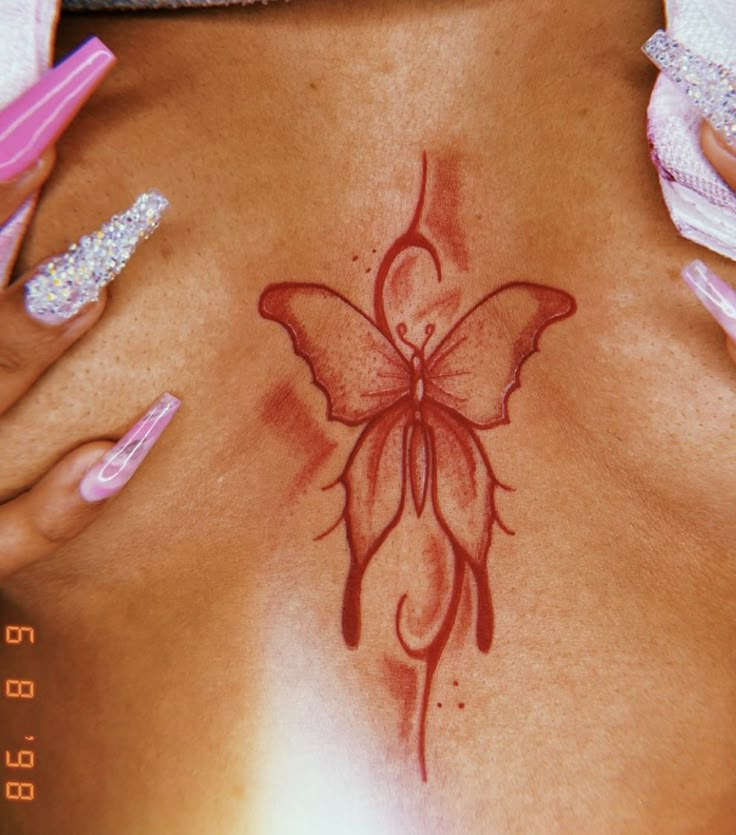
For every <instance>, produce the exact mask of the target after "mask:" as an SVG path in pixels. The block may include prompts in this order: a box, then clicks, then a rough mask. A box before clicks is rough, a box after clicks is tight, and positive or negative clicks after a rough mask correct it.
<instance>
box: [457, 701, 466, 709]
mask: <svg viewBox="0 0 736 835" xmlns="http://www.w3.org/2000/svg"><path fill="white" fill-rule="evenodd" d="M457 706H458V707H459V708H460V710H463V708H464V707H465V702H458V703H457Z"/></svg>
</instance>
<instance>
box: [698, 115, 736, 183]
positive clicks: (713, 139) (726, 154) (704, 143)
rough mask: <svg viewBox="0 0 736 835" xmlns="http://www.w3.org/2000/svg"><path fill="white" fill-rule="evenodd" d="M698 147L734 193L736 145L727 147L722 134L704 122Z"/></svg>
mask: <svg viewBox="0 0 736 835" xmlns="http://www.w3.org/2000/svg"><path fill="white" fill-rule="evenodd" d="M700 147H701V148H702V149H703V153H704V154H705V156H706V158H707V159H708V162H709V163H710V164H711V165H712V166H713V168H715V170H716V171H717V172H718V174H719V175H720V176H721V177H722V179H723V180H724V181H725V182H726V183H727V184H728V185H729V187H730V188H731V189H732V190H733V191H735V192H736V145H729V144H728V142H727V141H726V138H725V136H724V135H723V134H722V133H718V132H717V131H715V130H713V128H712V127H711V126H710V125H709V124H708V123H707V122H705V121H704V122H703V125H702V127H701V129H700Z"/></svg>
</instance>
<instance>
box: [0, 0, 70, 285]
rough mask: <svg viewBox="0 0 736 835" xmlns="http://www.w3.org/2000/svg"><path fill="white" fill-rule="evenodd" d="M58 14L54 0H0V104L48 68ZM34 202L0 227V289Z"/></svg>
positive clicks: (26, 205) (20, 91)
mask: <svg viewBox="0 0 736 835" xmlns="http://www.w3.org/2000/svg"><path fill="white" fill-rule="evenodd" d="M57 16H58V2H57V0H0V106H5V105H6V104H8V102H11V101H12V100H13V99H14V98H16V96H19V95H20V94H21V93H22V92H23V91H24V90H26V89H27V88H28V87H30V86H31V84H33V83H34V82H35V81H36V80H37V79H38V78H39V77H40V76H41V75H42V74H43V73H44V72H45V71H46V70H47V69H48V67H49V63H50V61H51V54H52V51H51V45H52V39H53V35H54V31H55V29H56V20H57ZM35 203H36V201H35V198H33V199H31V200H29V201H28V202H27V203H26V204H25V205H24V206H23V207H22V208H21V209H20V210H19V211H18V212H16V214H15V216H14V217H12V218H11V219H10V220H9V221H8V222H7V223H6V224H5V226H3V227H2V229H0V288H2V287H4V286H5V285H6V283H7V281H8V279H9V276H10V269H11V267H12V264H13V261H14V260H15V256H16V254H17V251H18V247H19V246H20V242H21V239H22V237H23V234H24V233H25V230H26V227H27V226H28V221H29V220H30V218H31V214H32V212H33V208H34V206H35Z"/></svg>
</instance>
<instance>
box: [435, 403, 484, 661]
mask: <svg viewBox="0 0 736 835" xmlns="http://www.w3.org/2000/svg"><path fill="white" fill-rule="evenodd" d="M425 415H426V420H427V424H428V427H429V433H430V437H431V439H432V448H433V455H432V504H433V505H434V512H435V516H436V518H437V521H438V522H439V523H440V526H441V527H442V529H443V530H444V531H445V533H446V534H447V536H448V538H449V540H450V542H451V543H452V546H453V548H454V549H455V552H456V553H457V554H458V555H460V556H462V557H463V558H464V560H465V562H466V564H467V565H468V566H469V568H470V570H471V572H472V574H473V578H474V580H475V587H476V606H477V611H476V642H477V644H478V648H479V649H480V650H481V651H482V652H488V650H489V649H490V646H491V638H492V635H493V606H492V604H491V589H490V585H489V579H488V567H487V563H488V551H489V549H490V547H491V533H492V529H493V524H494V522H495V521H497V520H498V517H497V514H496V509H495V503H494V493H495V490H496V487H497V486H498V482H497V481H496V479H495V477H494V475H493V471H492V470H491V465H490V463H489V461H488V457H487V456H486V453H485V451H484V449H483V447H482V445H481V443H480V441H479V440H478V437H477V435H476V434H475V432H474V431H473V429H472V427H471V426H469V425H468V422H467V421H466V420H464V419H463V418H462V417H461V416H459V415H456V414H455V413H454V412H452V411H450V410H449V409H443V408H442V407H440V406H437V405H436V404H433V403H431V402H430V403H427V404H426V407H425Z"/></svg>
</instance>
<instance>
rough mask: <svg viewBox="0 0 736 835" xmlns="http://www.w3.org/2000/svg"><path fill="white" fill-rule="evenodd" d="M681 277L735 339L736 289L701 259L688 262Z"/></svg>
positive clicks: (735, 339)
mask: <svg viewBox="0 0 736 835" xmlns="http://www.w3.org/2000/svg"><path fill="white" fill-rule="evenodd" d="M682 277H683V278H684V279H685V282H686V284H687V285H688V287H690V289H691V290H692V291H693V293H695V295H696V296H697V297H698V299H699V300H700V301H701V303H702V304H703V307H705V309H706V310H707V311H708V313H710V315H711V316H712V317H713V318H714V319H715V320H716V322H718V324H719V325H720V326H721V327H722V328H723V330H724V331H726V333H727V334H728V336H729V337H730V338H731V339H733V340H734V341H736V290H734V289H733V287H731V286H730V285H729V284H727V283H726V282H725V281H724V280H723V279H722V278H720V277H719V276H717V275H716V274H715V273H714V272H713V270H709V269H708V267H706V266H705V264H704V263H703V262H702V261H693V262H692V263H690V264H688V265H687V266H686V267H685V268H684V269H683V271H682Z"/></svg>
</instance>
